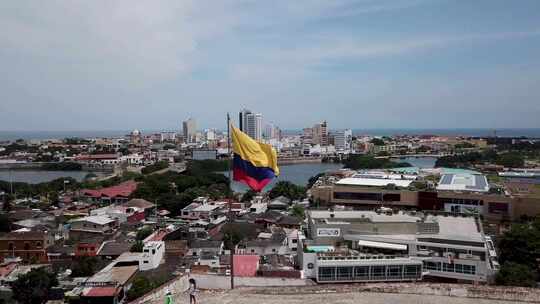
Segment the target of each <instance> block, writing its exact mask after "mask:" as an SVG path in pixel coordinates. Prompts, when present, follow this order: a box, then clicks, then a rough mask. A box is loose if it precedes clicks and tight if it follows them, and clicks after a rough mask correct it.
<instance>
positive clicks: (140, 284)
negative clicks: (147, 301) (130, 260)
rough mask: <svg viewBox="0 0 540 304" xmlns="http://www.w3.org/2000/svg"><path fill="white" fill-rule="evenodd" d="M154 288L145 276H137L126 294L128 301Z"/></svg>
mask: <svg viewBox="0 0 540 304" xmlns="http://www.w3.org/2000/svg"><path fill="white" fill-rule="evenodd" d="M153 288H154V284H152V282H151V281H150V280H149V279H148V278H146V277H145V276H138V277H136V278H135V279H134V280H133V284H132V285H131V288H130V289H129V290H128V292H127V294H126V295H127V299H128V301H133V300H135V299H137V298H138V297H140V296H142V295H144V294H145V293H147V292H149V291H150V290H152V289H153Z"/></svg>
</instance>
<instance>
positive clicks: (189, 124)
mask: <svg viewBox="0 0 540 304" xmlns="http://www.w3.org/2000/svg"><path fill="white" fill-rule="evenodd" d="M182 128H183V131H184V140H185V141H186V142H187V143H194V142H196V140H197V122H196V121H195V119H193V118H191V117H190V118H189V119H188V120H186V121H184V122H183V123H182Z"/></svg>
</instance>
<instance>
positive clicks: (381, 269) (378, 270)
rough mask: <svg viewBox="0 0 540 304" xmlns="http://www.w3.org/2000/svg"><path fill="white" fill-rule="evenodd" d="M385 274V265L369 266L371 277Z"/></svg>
mask: <svg viewBox="0 0 540 304" xmlns="http://www.w3.org/2000/svg"><path fill="white" fill-rule="evenodd" d="M385 275H386V266H373V267H371V278H374V279H376V278H383V277H384V276H385Z"/></svg>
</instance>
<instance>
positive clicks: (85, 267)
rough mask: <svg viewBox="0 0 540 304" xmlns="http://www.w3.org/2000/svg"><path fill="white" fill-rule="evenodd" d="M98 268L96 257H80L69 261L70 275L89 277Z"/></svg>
mask: <svg viewBox="0 0 540 304" xmlns="http://www.w3.org/2000/svg"><path fill="white" fill-rule="evenodd" d="M98 268H99V261H98V259H97V258H96V257H86V256H83V257H80V258H78V259H76V260H74V261H73V263H71V277H74V278H76V277H89V276H91V275H93V274H95V273H96V272H97V271H98Z"/></svg>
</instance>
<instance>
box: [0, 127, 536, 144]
mask: <svg viewBox="0 0 540 304" xmlns="http://www.w3.org/2000/svg"><path fill="white" fill-rule="evenodd" d="M333 130H343V129H331V130H330V131H333ZM351 130H352V132H353V135H355V136H361V135H370V136H393V135H441V136H465V137H488V136H494V135H496V136H497V137H527V138H540V128H352V129H351ZM140 131H141V133H142V134H155V133H160V132H174V131H176V132H180V130H171V129H163V130H144V129H141V130H140ZM495 131H496V133H495ZM282 132H283V134H284V135H299V134H301V133H302V130H299V129H284V130H282ZM129 133H131V130H66V131H46V130H40V131H1V130H0V141H14V140H17V139H23V140H46V139H63V138H73V137H77V138H111V137H124V136H125V135H128V134H129Z"/></svg>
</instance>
